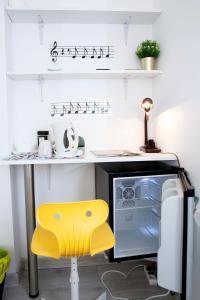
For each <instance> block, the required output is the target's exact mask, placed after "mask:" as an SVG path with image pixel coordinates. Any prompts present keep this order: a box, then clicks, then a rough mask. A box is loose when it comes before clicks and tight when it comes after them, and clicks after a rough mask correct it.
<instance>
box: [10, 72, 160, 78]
mask: <svg viewBox="0 0 200 300" xmlns="http://www.w3.org/2000/svg"><path fill="white" fill-rule="evenodd" d="M160 74H162V71H160V70H153V71H146V70H95V71H89V72H86V71H84V72H66V71H47V72H42V73H41V72H38V73H37V72H7V76H8V77H9V78H11V79H13V80H41V79H45V80H61V79H63V80H64V79H137V78H138V79H139V78H154V77H156V76H158V75H160Z"/></svg>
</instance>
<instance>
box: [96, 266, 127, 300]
mask: <svg viewBox="0 0 200 300" xmlns="http://www.w3.org/2000/svg"><path fill="white" fill-rule="evenodd" d="M108 273H119V274H121V275H123V276H124V277H125V278H127V275H126V274H124V273H123V272H120V271H117V270H108V271H105V272H104V273H103V274H102V275H101V282H102V284H103V286H104V287H105V289H106V290H107V291H108V293H109V294H110V296H111V298H112V299H118V300H129V299H128V298H122V297H115V296H113V294H112V293H111V291H110V289H109V288H108V287H107V285H106V284H105V282H104V281H103V278H104V276H105V275H106V274H108Z"/></svg>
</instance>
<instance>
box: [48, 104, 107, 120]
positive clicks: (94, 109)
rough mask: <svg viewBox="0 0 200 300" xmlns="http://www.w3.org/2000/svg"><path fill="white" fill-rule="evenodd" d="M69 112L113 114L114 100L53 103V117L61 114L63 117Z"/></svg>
mask: <svg viewBox="0 0 200 300" xmlns="http://www.w3.org/2000/svg"><path fill="white" fill-rule="evenodd" d="M68 114H77V115H78V114H80V115H107V116H111V115H112V102H111V101H106V102H103V101H101V102H98V101H90V102H87V101H84V102H81V101H78V102H59V103H58V102H57V103H51V117H54V116H55V115H59V116H61V117H63V116H64V115H68Z"/></svg>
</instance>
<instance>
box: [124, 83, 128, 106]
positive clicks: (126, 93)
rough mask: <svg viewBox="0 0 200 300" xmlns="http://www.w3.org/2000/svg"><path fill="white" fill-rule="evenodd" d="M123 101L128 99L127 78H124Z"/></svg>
mask: <svg viewBox="0 0 200 300" xmlns="http://www.w3.org/2000/svg"><path fill="white" fill-rule="evenodd" d="M123 80H124V99H125V100H126V101H127V99H128V77H126V78H124V79H123Z"/></svg>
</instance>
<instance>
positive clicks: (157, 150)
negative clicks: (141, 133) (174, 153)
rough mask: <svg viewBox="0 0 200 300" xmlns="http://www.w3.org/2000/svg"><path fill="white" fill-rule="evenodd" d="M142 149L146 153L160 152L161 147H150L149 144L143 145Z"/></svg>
mask: <svg viewBox="0 0 200 300" xmlns="http://www.w3.org/2000/svg"><path fill="white" fill-rule="evenodd" d="M140 150H141V151H143V152H145V153H160V152H161V149H158V148H149V147H147V146H141V147H140Z"/></svg>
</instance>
